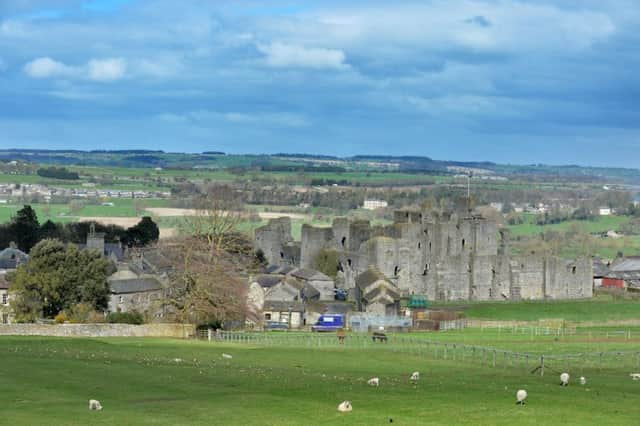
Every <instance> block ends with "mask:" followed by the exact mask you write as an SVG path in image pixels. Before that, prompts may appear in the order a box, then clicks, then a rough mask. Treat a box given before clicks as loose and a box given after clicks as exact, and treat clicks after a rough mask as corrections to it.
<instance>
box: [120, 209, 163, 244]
mask: <svg viewBox="0 0 640 426" xmlns="http://www.w3.org/2000/svg"><path fill="white" fill-rule="evenodd" d="M159 237H160V229H158V225H156V223H155V222H154V221H153V220H152V219H151V218H150V217H149V216H144V217H143V218H142V219H141V220H140V222H138V223H137V224H136V225H134V226H132V227H131V228H128V229H127V230H126V232H125V234H124V236H123V243H124V244H125V245H127V246H129V247H144V246H146V245H149V244H151V243H155V242H157V241H158V238H159Z"/></svg>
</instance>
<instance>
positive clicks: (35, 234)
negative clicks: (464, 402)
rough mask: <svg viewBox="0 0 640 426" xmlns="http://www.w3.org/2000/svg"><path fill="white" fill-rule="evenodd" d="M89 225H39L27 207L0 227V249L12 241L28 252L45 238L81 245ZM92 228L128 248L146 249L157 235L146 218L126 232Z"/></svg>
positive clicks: (78, 223)
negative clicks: (144, 247)
mask: <svg viewBox="0 0 640 426" xmlns="http://www.w3.org/2000/svg"><path fill="white" fill-rule="evenodd" d="M90 226H91V223H89V222H72V223H55V222H52V221H51V220H47V221H46V222H44V223H43V224H42V225H40V223H39V222H38V216H37V215H36V212H35V211H34V210H33V208H31V206H29V205H26V206H24V207H23V208H22V209H20V210H18V211H17V212H16V215H15V216H14V217H13V218H12V220H11V221H10V222H9V223H8V224H3V225H0V248H1V247H8V246H9V244H10V243H11V242H14V243H16V245H17V246H18V248H19V249H20V250H22V251H24V252H26V253H28V252H29V251H30V250H31V248H32V247H33V246H34V245H35V244H36V243H37V242H38V241H40V240H43V239H46V238H49V239H58V240H60V241H62V242H67V243H76V244H81V243H84V242H85V241H86V238H87V234H88V232H89V228H90ZM95 229H96V231H97V232H102V233H104V234H105V241H107V242H118V241H119V242H120V243H122V244H123V245H124V246H127V247H143V246H146V245H148V244H151V243H153V242H155V241H157V240H158V237H159V235H160V230H159V229H158V226H157V225H156V223H155V222H154V221H153V220H152V219H151V218H150V217H148V216H145V217H143V218H142V219H141V220H140V222H138V224H136V225H134V226H132V227H130V228H127V229H124V228H122V227H121V226H117V225H103V224H100V223H96V224H95Z"/></svg>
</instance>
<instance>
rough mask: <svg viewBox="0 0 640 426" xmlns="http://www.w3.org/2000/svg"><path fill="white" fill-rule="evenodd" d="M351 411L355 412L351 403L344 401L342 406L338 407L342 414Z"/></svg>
mask: <svg viewBox="0 0 640 426" xmlns="http://www.w3.org/2000/svg"><path fill="white" fill-rule="evenodd" d="M351 410H353V407H352V406H351V401H342V402H341V403H340V405H338V411H340V412H341V413H348V412H349V411H351Z"/></svg>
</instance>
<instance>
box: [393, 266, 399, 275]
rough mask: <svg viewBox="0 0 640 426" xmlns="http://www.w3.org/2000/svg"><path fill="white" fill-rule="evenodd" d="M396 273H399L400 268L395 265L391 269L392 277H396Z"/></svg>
mask: <svg viewBox="0 0 640 426" xmlns="http://www.w3.org/2000/svg"><path fill="white" fill-rule="evenodd" d="M398 272H400V268H399V267H398V266H397V265H396V267H395V268H393V275H395V276H396V277H397V276H398Z"/></svg>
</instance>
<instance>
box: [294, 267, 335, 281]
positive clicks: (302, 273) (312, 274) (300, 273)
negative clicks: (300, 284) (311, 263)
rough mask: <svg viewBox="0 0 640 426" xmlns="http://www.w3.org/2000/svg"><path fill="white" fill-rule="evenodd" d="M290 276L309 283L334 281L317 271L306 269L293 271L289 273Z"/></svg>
mask: <svg viewBox="0 0 640 426" xmlns="http://www.w3.org/2000/svg"><path fill="white" fill-rule="evenodd" d="M289 275H291V276H292V277H296V278H300V279H303V280H307V281H311V280H314V281H333V279H331V277H329V276H327V275H325V274H323V273H322V272H320V271H316V270H314V269H306V268H299V269H295V270H293V271H291V272H290V273H289Z"/></svg>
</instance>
